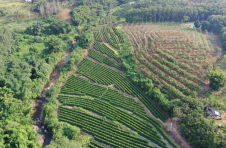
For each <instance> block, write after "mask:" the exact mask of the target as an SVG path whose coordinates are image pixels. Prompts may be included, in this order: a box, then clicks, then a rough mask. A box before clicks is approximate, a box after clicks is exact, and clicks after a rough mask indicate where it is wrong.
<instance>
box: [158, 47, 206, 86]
mask: <svg viewBox="0 0 226 148" xmlns="http://www.w3.org/2000/svg"><path fill="white" fill-rule="evenodd" d="M155 51H156V52H157V53H158V54H159V55H161V56H163V57H165V58H166V60H165V59H163V58H162V60H161V61H160V62H163V63H164V64H167V66H169V67H171V68H173V69H175V70H177V71H178V72H179V73H181V74H183V75H184V76H185V77H188V78H189V79H190V80H192V81H195V82H198V83H200V84H202V83H203V82H202V80H200V79H199V78H197V77H194V76H192V75H191V74H190V73H188V72H186V71H185V70H182V69H181V68H180V67H182V68H184V69H188V70H189V71H191V72H194V73H196V71H195V70H194V69H192V68H191V67H190V66H189V65H187V64H185V63H182V62H177V61H176V60H175V59H174V58H173V57H172V56H170V55H168V54H166V53H164V52H162V51H161V50H159V49H155Z"/></svg>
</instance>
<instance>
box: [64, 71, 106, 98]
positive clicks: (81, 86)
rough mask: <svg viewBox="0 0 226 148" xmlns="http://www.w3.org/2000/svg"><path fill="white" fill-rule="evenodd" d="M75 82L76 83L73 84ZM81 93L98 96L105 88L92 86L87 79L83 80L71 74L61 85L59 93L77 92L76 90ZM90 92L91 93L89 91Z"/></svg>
mask: <svg viewBox="0 0 226 148" xmlns="http://www.w3.org/2000/svg"><path fill="white" fill-rule="evenodd" d="M75 84H76V85H75ZM75 90H76V91H79V92H82V93H85V94H86V93H89V94H90V95H91V96H94V97H100V96H101V95H103V93H104V92H105V91H106V90H107V88H105V87H101V86H97V85H96V86H94V85H93V84H92V83H90V82H89V81H86V80H83V79H81V78H79V77H76V76H73V75H72V76H71V77H70V78H69V79H68V80H67V82H66V84H65V85H64V86H63V88H62V90H61V93H63V94H77V92H76V91H75ZM90 92H92V93H90Z"/></svg>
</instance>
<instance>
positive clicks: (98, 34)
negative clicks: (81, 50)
mask: <svg viewBox="0 0 226 148" xmlns="http://www.w3.org/2000/svg"><path fill="white" fill-rule="evenodd" d="M93 34H94V37H95V39H96V41H99V42H103V39H102V36H101V34H100V32H99V31H95V32H93Z"/></svg>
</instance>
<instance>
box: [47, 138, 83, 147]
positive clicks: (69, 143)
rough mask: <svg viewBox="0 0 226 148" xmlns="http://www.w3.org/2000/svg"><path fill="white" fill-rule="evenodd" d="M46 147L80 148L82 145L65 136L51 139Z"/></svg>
mask: <svg viewBox="0 0 226 148" xmlns="http://www.w3.org/2000/svg"><path fill="white" fill-rule="evenodd" d="M46 148H82V145H81V144H80V143H78V142H77V141H74V140H68V139H67V138H66V137H63V138H60V139H58V140H56V141H52V142H51V143H50V145H48V146H46Z"/></svg>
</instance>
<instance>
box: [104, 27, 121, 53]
mask: <svg viewBox="0 0 226 148" xmlns="http://www.w3.org/2000/svg"><path fill="white" fill-rule="evenodd" d="M102 33H103V35H104V38H105V39H106V41H107V42H108V43H110V44H111V45H112V46H113V47H115V48H116V49H119V46H118V45H117V43H116V40H114V38H112V37H111V35H110V34H109V33H108V32H107V29H106V28H105V27H102ZM116 37H117V36H116ZM117 41H118V40H117Z"/></svg>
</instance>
